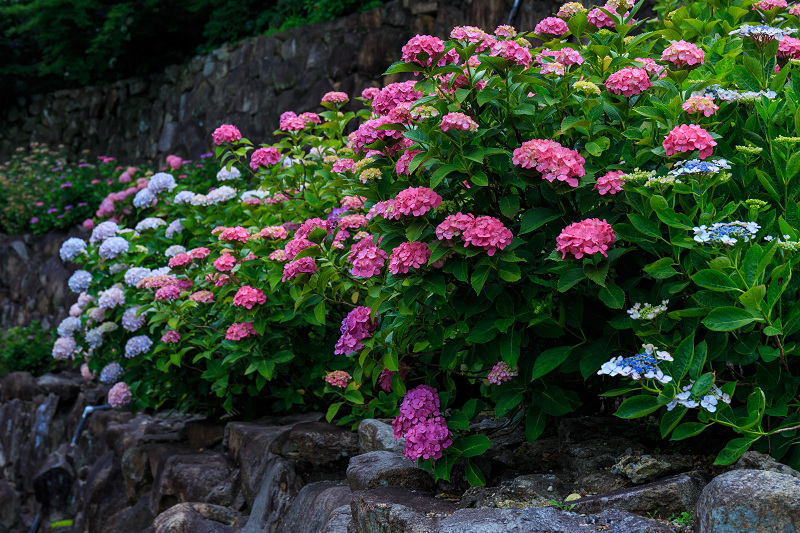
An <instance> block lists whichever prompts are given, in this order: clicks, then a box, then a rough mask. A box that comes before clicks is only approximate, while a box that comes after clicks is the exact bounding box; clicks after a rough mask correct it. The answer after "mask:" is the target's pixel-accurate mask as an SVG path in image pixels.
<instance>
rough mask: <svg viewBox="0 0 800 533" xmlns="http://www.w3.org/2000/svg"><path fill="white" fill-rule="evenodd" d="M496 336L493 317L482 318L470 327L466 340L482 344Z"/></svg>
mask: <svg viewBox="0 0 800 533" xmlns="http://www.w3.org/2000/svg"><path fill="white" fill-rule="evenodd" d="M495 336H497V327H496V326H495V320H494V318H484V319H482V320H480V321H479V322H478V323H477V324H475V325H474V326H473V327H472V329H470V332H469V335H468V336H467V342H472V343H475V344H483V343H486V342H489V341H490V340H492V339H494V338H495Z"/></svg>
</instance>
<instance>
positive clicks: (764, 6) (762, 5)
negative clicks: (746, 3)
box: [750, 0, 789, 11]
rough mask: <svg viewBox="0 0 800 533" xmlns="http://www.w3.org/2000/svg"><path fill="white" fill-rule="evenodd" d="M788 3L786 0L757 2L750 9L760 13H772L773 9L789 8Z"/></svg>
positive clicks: (762, 0)
mask: <svg viewBox="0 0 800 533" xmlns="http://www.w3.org/2000/svg"><path fill="white" fill-rule="evenodd" d="M788 5H789V4H788V3H787V2H786V0H761V1H760V2H756V3H755V4H753V5H751V6H750V7H751V8H752V9H753V10H758V11H770V10H772V9H781V8H785V7H788Z"/></svg>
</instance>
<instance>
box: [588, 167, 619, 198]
mask: <svg viewBox="0 0 800 533" xmlns="http://www.w3.org/2000/svg"><path fill="white" fill-rule="evenodd" d="M622 174H624V172H623V171H621V170H612V171H610V172H607V173H605V174H604V175H602V176H600V177H599V178H597V183H595V184H594V190H596V191H597V192H598V193H600V196H603V195H604V194H617V193H618V192H620V191H621V190H622V180H621V179H619V177H620V176H621V175H622Z"/></svg>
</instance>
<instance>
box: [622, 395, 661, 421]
mask: <svg viewBox="0 0 800 533" xmlns="http://www.w3.org/2000/svg"><path fill="white" fill-rule="evenodd" d="M659 407H661V405H660V404H659V403H658V398H657V397H655V396H651V395H641V396H634V397H632V398H628V399H627V400H625V401H624V402H622V405H620V406H619V409H617V412H616V413H614V416H618V417H620V418H641V417H643V416H647V415H649V414H650V413H652V412H653V411H655V410H657V409H658V408H659Z"/></svg>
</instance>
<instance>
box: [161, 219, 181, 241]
mask: <svg viewBox="0 0 800 533" xmlns="http://www.w3.org/2000/svg"><path fill="white" fill-rule="evenodd" d="M184 220H186V219H185V218H176V219H175V220H173V221H172V222H170V223H169V226H167V229H166V231H165V232H164V235H166V237H167V239H171V238H173V237H175V235H180V234H181V232H183V229H184V228H183V221H184Z"/></svg>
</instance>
